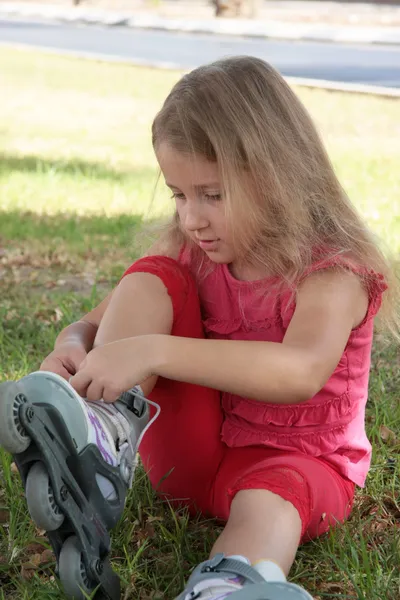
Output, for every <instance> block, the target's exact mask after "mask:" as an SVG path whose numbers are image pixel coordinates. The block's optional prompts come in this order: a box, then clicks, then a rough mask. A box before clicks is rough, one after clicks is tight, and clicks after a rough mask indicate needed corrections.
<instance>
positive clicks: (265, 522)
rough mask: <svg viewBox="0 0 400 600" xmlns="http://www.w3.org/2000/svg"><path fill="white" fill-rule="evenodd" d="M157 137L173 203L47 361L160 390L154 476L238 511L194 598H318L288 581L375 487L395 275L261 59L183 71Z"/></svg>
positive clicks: (190, 498)
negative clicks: (381, 354)
mask: <svg viewBox="0 0 400 600" xmlns="http://www.w3.org/2000/svg"><path fill="white" fill-rule="evenodd" d="M152 134H153V145H154V150H155V153H156V156H157V160H158V162H159V165H160V168H161V172H162V174H163V176H164V178H165V182H166V184H167V186H168V187H169V188H170V189H171V193H172V197H173V199H174V202H175V205H176V210H175V214H174V217H173V219H172V221H171V223H170V225H169V227H168V228H167V229H166V230H165V231H164V233H163V235H162V236H161V237H160V239H159V240H158V242H157V244H156V245H155V247H154V248H152V250H151V251H150V253H149V254H148V255H147V256H145V257H143V258H141V259H139V260H137V261H136V262H135V263H134V264H133V265H132V266H130V267H129V268H128V269H127V270H126V272H125V274H124V276H123V278H122V279H121V281H120V283H119V285H118V286H117V287H116V289H115V290H114V291H113V292H112V293H111V294H110V295H109V296H108V297H107V298H106V299H105V300H104V301H103V302H102V303H101V304H100V305H99V306H98V307H96V308H95V309H94V310H92V311H91V312H90V313H89V314H87V315H86V316H85V317H83V318H82V319H81V320H80V321H78V322H77V323H73V324H72V325H70V326H69V327H67V328H66V329H65V330H64V331H63V332H62V333H61V334H60V335H59V337H58V339H57V342H56V346H55V350H54V351H53V352H52V353H51V354H50V355H49V356H48V357H47V358H46V359H45V361H44V362H43V364H42V367H41V368H42V369H44V370H47V371H53V372H56V373H58V374H60V375H62V376H63V377H65V378H66V379H69V378H70V377H71V375H73V377H72V379H71V385H72V386H73V387H74V388H75V390H76V391H77V392H78V393H79V394H80V395H81V396H82V397H86V398H87V399H88V400H89V401H94V400H99V399H101V398H102V399H104V401H105V402H108V403H111V402H114V401H115V400H116V399H117V398H118V396H119V395H120V394H121V393H122V392H124V391H125V390H128V389H129V388H132V387H133V386H136V385H139V384H140V386H141V387H142V389H143V392H144V394H145V395H146V396H149V398H150V399H151V400H153V401H154V402H156V403H158V404H159V405H160V407H161V414H160V416H159V418H158V419H157V420H156V421H155V423H154V424H153V425H152V426H151V427H150V429H149V431H148V432H147V433H146V435H145V438H144V440H143V442H142V444H141V447H140V455H141V459H142V462H143V464H144V467H145V469H146V471H147V472H148V474H149V477H150V480H151V482H152V485H153V486H154V487H155V488H156V489H157V491H158V492H159V493H160V494H162V495H164V496H166V497H168V499H169V500H170V501H172V502H173V501H174V499H175V500H176V502H177V503H179V504H182V503H184V504H187V505H188V506H189V508H190V510H191V511H192V512H193V513H195V512H197V511H200V512H201V513H203V514H204V515H207V516H213V517H216V518H218V519H222V520H226V521H227V524H226V527H225V529H224V531H223V533H222V534H221V536H220V537H219V538H218V540H217V541H216V543H215V545H214V547H213V548H212V550H211V556H210V559H211V560H209V561H207V562H206V563H203V564H202V565H201V566H200V567H199V568H198V569H196V570H195V572H194V575H193V576H192V578H191V579H190V580H189V583H188V586H187V589H186V590H185V591H184V592H183V593H182V595H181V596H179V598H182V599H184V600H188V599H192V600H194V598H198V599H201V600H204V599H213V600H217V599H222V598H226V597H228V596H229V598H232V600H233V599H235V600H236V599H237V600H240V599H241V598H243V599H247V598H248V599H250V598H254V599H255V598H270V597H271V598H282V599H286V598H293V599H294V598H297V597H298V598H309V595H308V594H307V593H306V592H305V591H302V590H301V589H300V588H298V587H296V586H291V584H288V583H286V582H285V578H286V576H287V575H288V573H289V570H290V567H291V565H292V563H293V561H294V558H295V555H296V551H297V548H298V547H299V544H301V543H303V542H305V541H307V540H310V539H313V538H315V537H317V536H320V535H321V534H323V533H325V532H327V531H328V530H329V528H330V527H332V526H333V525H335V524H337V523H340V522H343V521H344V520H345V519H346V518H347V517H348V516H349V514H350V511H351V507H352V502H353V496H354V488H355V485H358V486H363V485H364V482H365V478H366V475H367V472H368V469H369V466H370V459H371V446H370V443H369V441H368V439H367V437H366V434H365V427H364V421H365V405H366V401H367V390H368V377H369V369H370V362H371V344H372V334H373V324H374V317H375V315H376V314H377V312H378V310H379V309H380V307H381V301H382V295H383V293H384V292H385V291H386V290H387V287H388V286H389V289H388V291H386V292H385V294H384V303H383V306H382V318H383V320H386V323H387V324H388V325H389V326H391V327H392V329H394V330H395V329H396V327H397V324H396V316H395V309H394V290H395V285H396V284H395V281H394V277H393V275H392V274H391V272H390V269H389V267H388V265H387V263H386V261H385V259H384V258H383V256H382V254H381V252H380V250H379V249H378V248H377V246H376V243H375V241H374V239H373V237H372V236H371V234H370V233H369V231H368V230H367V228H366V226H365V225H364V224H363V222H362V221H361V220H360V217H359V216H358V215H357V213H356V212H355V210H354V208H353V206H352V205H351V203H350V202H349V200H348V198H347V196H346V193H345V192H344V191H343V189H342V187H341V185H340V183H339V182H338V180H337V178H336V176H335V173H334V171H333V169H332V166H331V164H330V162H329V159H328V157H327V154H326V152H325V150H324V148H323V145H322V143H321V141H320V139H319V137H318V134H317V132H316V130H315V127H314V125H313V123H312V122H311V120H310V117H309V115H308V114H307V112H306V110H305V108H304V107H303V106H302V104H301V102H300V101H299V99H298V98H297V97H296V95H295V94H294V92H293V91H292V90H291V89H290V87H289V86H288V85H287V84H286V83H285V81H284V80H283V79H282V77H281V76H280V75H279V74H278V73H277V72H276V71H275V70H274V69H273V68H272V67H271V66H269V65H268V64H267V63H265V62H263V61H262V60H259V59H256V58H252V57H235V58H230V59H226V60H221V61H218V62H215V63H213V64H210V65H207V66H203V67H200V68H198V69H195V70H194V71H192V72H191V73H189V74H188V75H185V76H184V77H183V78H182V79H181V80H180V81H179V82H178V83H177V84H176V85H175V86H174V88H173V89H172V91H171V93H170V94H169V96H168V97H167V99H166V100H165V103H164V105H163V107H162V109H161V110H160V112H159V113H158V115H157V116H156V118H155V120H154V123H153V129H152ZM92 346H93V347H94V349H92ZM167 474H168V475H167ZM166 475H167V476H166ZM222 554H223V555H224V556H225V557H228V560H226V559H225V561H224V560H222V556H221V555H222ZM250 565H253V566H254V568H250ZM235 575H237V576H235ZM260 576H261V577H260ZM260 582H261V583H260ZM262 582H264V584H263V583H262ZM265 582H275V584H274V586H272V587H270V588H267V587H265V585H268V584H265ZM279 582H280V583H279ZM263 585H264V587H263ZM295 592H296V594H298V596H297V595H295ZM273 593H275V594H276V595H273ZM268 594H270V595H268ZM290 594H292V595H290Z"/></svg>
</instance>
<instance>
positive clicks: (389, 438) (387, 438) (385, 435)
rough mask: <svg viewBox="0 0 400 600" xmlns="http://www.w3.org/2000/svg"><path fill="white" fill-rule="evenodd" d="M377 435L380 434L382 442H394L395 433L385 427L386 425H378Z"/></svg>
mask: <svg viewBox="0 0 400 600" xmlns="http://www.w3.org/2000/svg"><path fill="white" fill-rule="evenodd" d="M379 435H380V436H381V439H382V440H383V441H384V442H387V443H389V444H392V443H394V442H396V434H395V433H394V431H392V430H391V429H389V427H386V425H381V426H380V427H379Z"/></svg>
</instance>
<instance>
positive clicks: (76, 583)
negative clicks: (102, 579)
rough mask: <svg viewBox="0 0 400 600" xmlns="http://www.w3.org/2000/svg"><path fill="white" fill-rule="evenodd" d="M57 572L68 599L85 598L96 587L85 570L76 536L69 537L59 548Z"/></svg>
mask: <svg viewBox="0 0 400 600" xmlns="http://www.w3.org/2000/svg"><path fill="white" fill-rule="evenodd" d="M58 573H59V577H60V581H61V584H62V586H63V588H64V592H65V595H66V596H67V598H69V599H70V600H85V599H86V598H87V597H88V596H90V595H91V593H92V592H93V590H94V589H95V587H96V584H95V583H94V581H92V580H91V579H90V578H89V576H88V574H87V571H86V567H85V563H84V562H83V556H82V551H81V549H80V547H79V541H78V538H77V537H76V536H75V535H73V536H71V537H69V538H68V539H67V540H66V542H65V543H64V545H63V547H62V548H61V552H60V556H59V559H58Z"/></svg>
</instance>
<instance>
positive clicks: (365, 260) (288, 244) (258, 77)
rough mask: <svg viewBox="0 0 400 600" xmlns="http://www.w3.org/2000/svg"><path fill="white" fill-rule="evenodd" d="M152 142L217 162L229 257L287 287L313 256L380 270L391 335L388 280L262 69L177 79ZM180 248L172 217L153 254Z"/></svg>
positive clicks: (319, 150)
mask: <svg viewBox="0 0 400 600" xmlns="http://www.w3.org/2000/svg"><path fill="white" fill-rule="evenodd" d="M152 136H153V146H154V147H155V148H157V146H158V145H159V144H160V143H161V142H167V143H168V144H169V145H171V146H172V147H173V148H174V149H176V150H178V151H181V152H183V153H186V154H196V155H200V156H202V157H204V158H206V159H207V160H209V161H213V162H217V164H218V168H219V172H220V176H221V181H222V183H223V195H224V199H225V205H226V214H227V219H228V222H229V226H230V229H231V231H232V234H233V236H234V237H233V239H234V243H235V250H236V251H237V252H238V255H240V256H243V257H246V259H247V260H248V261H249V262H251V263H252V264H255V265H259V266H261V265H262V266H264V267H265V269H266V272H267V273H268V274H270V273H272V274H274V275H276V276H278V278H279V279H280V280H281V281H282V282H284V283H285V284H287V285H289V286H295V283H296V281H299V279H300V278H301V275H302V274H303V273H304V272H305V271H306V270H307V268H309V267H310V266H311V264H312V263H313V262H314V261H315V260H316V251H317V252H319V253H320V254H319V258H321V257H322V256H323V257H325V258H329V257H334V256H336V255H337V254H344V255H345V256H348V257H351V261H352V262H353V263H354V262H356V263H357V264H358V265H360V266H361V267H363V268H366V270H371V269H372V270H374V271H376V272H378V273H382V274H383V276H384V277H385V280H386V282H387V283H388V285H389V290H388V292H386V293H385V294H384V302H383V306H382V311H381V320H382V321H383V322H384V323H385V324H386V325H387V326H388V327H389V329H390V330H391V331H392V333H395V335H396V332H398V331H399V322H398V315H397V313H396V299H397V296H396V289H397V283H398V282H397V280H396V277H395V275H394V273H393V272H392V270H391V269H390V266H389V264H388V262H387V260H386V259H385V257H384V255H383V253H382V252H381V251H380V249H379V247H378V245H377V243H376V240H375V239H374V237H373V235H372V234H371V233H370V231H369V230H368V228H367V227H366V225H365V224H364V223H363V221H362V220H361V218H360V216H359V215H358V214H357V212H356V211H355V209H354V207H353V206H352V204H351V202H350V201H349V199H348V197H347V195H346V193H345V191H344V190H343V188H342V187H341V185H340V183H339V181H338V179H337V177H336V175H335V173H334V170H333V167H332V165H331V162H330V160H329V158H328V155H327V153H326V150H325V149H324V146H323V144H322V142H321V140H320V137H319V135H318V133H317V131H316V128H315V126H314V124H313V122H312V120H311V118H310V116H309V114H308V113H307V111H306V109H305V108H304V106H303V105H302V103H301V102H300V100H299V99H298V98H297V96H296V95H295V93H294V92H293V91H292V89H291V88H290V87H289V85H288V84H287V83H286V82H285V81H284V79H283V78H282V77H281V76H280V75H279V73H278V72H277V71H276V70H275V69H274V68H272V67H271V66H270V65H269V64H268V63H266V62H264V61H262V60H260V59H258V58H254V57H247V56H243V57H233V58H229V59H225V60H219V61H217V62H214V63H212V64H209V65H206V66H203V67H200V68H197V69H195V70H194V71H192V72H190V73H189V74H187V75H185V76H184V77H182V79H181V80H180V81H178V83H177V84H176V85H175V86H174V87H173V89H172V91H171V92H170V94H169V95H168V97H167V99H166V100H165V102H164V105H163V107H162V108H161V110H160V112H159V113H158V115H157V116H156V118H155V120H154V122H153V127H152ZM244 173H245V174H246V177H244V176H243V175H244ZM184 243H187V244H189V245H190V240H189V239H187V237H186V235H185V232H184V231H183V230H182V228H181V227H180V223H179V218H178V216H177V214H175V215H174V217H173V219H172V222H171V223H170V224H169V225H168V227H167V229H166V231H165V232H164V234H163V236H162V237H161V239H160V241H159V245H158V247H159V248H160V247H164V248H165V251H166V252H168V248H177V247H180V246H182V244H184ZM160 244H161V245H160ZM193 251H194V252H200V253H202V251H201V250H200V249H198V248H193ZM365 285H366V286H368V285H370V283H369V278H368V276H367V274H366V275H365Z"/></svg>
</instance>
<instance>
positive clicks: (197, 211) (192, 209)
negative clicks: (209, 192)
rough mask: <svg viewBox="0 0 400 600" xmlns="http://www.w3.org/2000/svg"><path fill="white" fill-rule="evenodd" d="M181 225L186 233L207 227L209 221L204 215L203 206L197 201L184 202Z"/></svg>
mask: <svg viewBox="0 0 400 600" xmlns="http://www.w3.org/2000/svg"><path fill="white" fill-rule="evenodd" d="M183 225H184V227H185V229H187V230H188V231H198V230H199V229H204V228H205V227H208V225H209V221H208V218H207V215H206V214H205V210H204V206H203V205H202V203H201V202H199V201H198V200H195V201H193V202H191V201H190V200H187V201H186V206H185V209H184V215H183Z"/></svg>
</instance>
